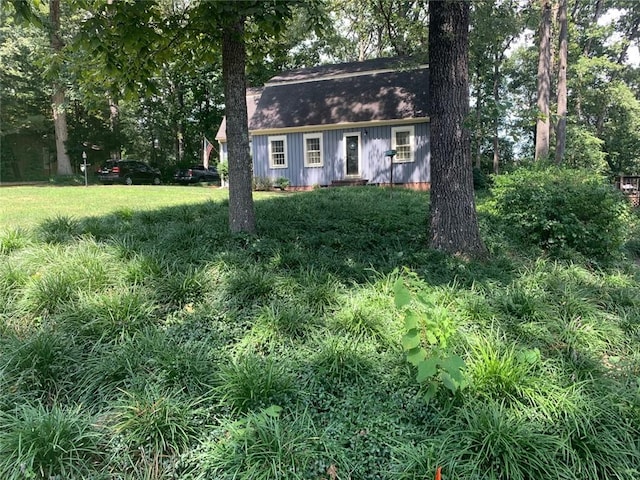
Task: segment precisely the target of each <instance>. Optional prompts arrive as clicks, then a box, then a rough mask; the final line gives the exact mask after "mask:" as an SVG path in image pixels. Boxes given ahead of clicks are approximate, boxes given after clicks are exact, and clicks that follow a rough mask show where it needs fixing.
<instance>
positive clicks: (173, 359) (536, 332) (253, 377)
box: [0, 186, 640, 480]
mask: <svg viewBox="0 0 640 480" xmlns="http://www.w3.org/2000/svg"><path fill="white" fill-rule="evenodd" d="M20 192H23V193H25V194H26V192H31V193H29V195H33V197H32V198H29V199H28V201H30V202H32V203H31V205H30V206H29V209H25V208H24V206H23V205H22V204H20V205H19V206H18V205H17V204H16V208H15V212H16V213H18V214H21V215H23V217H24V218H22V219H21V220H20V219H18V220H16V219H15V218H14V217H12V216H13V215H14V212H13V210H12V207H10V208H9V210H7V209H5V208H4V203H3V209H2V212H1V213H0V215H1V216H2V220H3V221H4V220H6V221H7V222H8V226H7V228H4V225H3V226H2V227H0V230H1V231H2V233H0V420H1V421H2V427H7V428H0V473H5V472H6V471H10V470H7V469H8V468H9V467H8V465H10V464H11V465H13V463H12V462H15V461H18V462H21V464H22V463H24V465H25V467H24V469H23V470H24V471H19V472H20V473H19V475H22V477H20V476H18V477H15V478H36V479H39V480H44V479H45V478H47V479H48V478H96V479H100V478H116V477H117V478H122V479H123V480H124V479H127V480H133V479H136V480H137V479H155V480H158V479H161V478H174V479H176V480H195V479H206V478H222V479H224V478H242V479H245V480H258V479H265V480H266V479H276V478H277V479H282V480H288V479H296V478H300V479H318V480H319V479H325V480H361V479H366V480H370V479H375V480H396V479H401V480H407V479H414V480H418V479H424V478H434V475H435V469H436V468H437V467H442V473H443V478H444V479H448V478H465V479H467V478H468V479H485V478H489V479H496V480H498V479H499V480H507V479H509V480H511V479H519V478H521V479H526V480H529V479H530V478H534V476H535V477H536V478H563V479H573V478H580V480H596V479H599V478H605V477H606V478H616V479H618V480H636V479H637V478H639V476H640V473H639V472H638V467H637V465H638V462H637V458H638V457H640V444H638V440H637V439H638V438H640V429H639V427H638V425H640V407H639V406H638V405H639V398H640V397H638V395H639V394H640V383H638V382H639V381H638V378H640V316H639V314H638V310H639V308H640V286H639V279H640V270H639V269H638V267H637V266H636V265H635V263H634V259H630V261H629V262H626V263H612V264H610V265H608V266H607V267H606V268H604V267H598V266H596V265H593V264H588V263H585V262H584V259H583V258H582V257H578V256H576V257H575V258H572V259H571V260H564V261H560V260H551V259H549V258H546V257H543V258H536V257H535V256H532V257H528V256H527V255H531V252H529V253H523V252H518V251H513V250H510V249H509V247H508V245H507V244H506V243H505V244H502V243H494V244H491V242H498V241H499V240H497V239H499V238H502V237H503V236H504V235H507V232H505V231H504V230H500V231H499V230H498V227H497V226H496V225H495V224H493V223H492V219H491V218H490V217H487V216H486V215H487V213H486V210H484V209H482V208H481V209H480V211H481V212H484V213H481V215H482V217H481V221H482V224H483V228H485V229H487V230H490V231H491V232H492V234H491V235H488V234H487V232H485V238H487V239H488V240H487V241H488V242H489V243H490V245H489V247H490V250H491V251H492V252H494V255H493V257H492V258H490V259H488V260H486V261H483V262H473V261H468V260H465V259H463V258H458V257H448V256H445V255H442V254H440V253H438V252H434V251H431V250H429V249H428V248H427V246H426V245H427V240H426V239H427V235H426V226H425V222H424V219H425V215H426V213H425V212H426V209H427V207H428V195H427V194H425V193H419V192H410V191H401V190H397V191H396V190H394V191H393V192H389V191H388V190H385V189H379V188H374V187H367V188H361V189H358V188H354V189H324V190H319V191H314V192H307V193H296V194H282V195H280V194H279V195H276V196H271V197H269V196H262V194H260V195H256V198H259V199H260V200H259V201H257V202H256V213H257V218H258V233H257V234H256V235H231V234H230V233H229V232H228V219H227V216H228V201H227V199H226V191H222V190H219V189H214V188H207V187H196V188H189V187H171V186H161V187H146V186H145V187H139V186H134V187H119V186H113V187H97V186H96V187H89V188H87V189H85V188H84V187H28V188H27V187H16V188H8V189H2V190H0V194H3V195H4V194H5V193H7V194H8V196H7V195H4V196H3V201H4V199H5V198H9V199H10V202H18V203H19V202H21V201H22V200H24V198H20ZM91 194H93V195H94V196H95V200H96V202H97V203H92V202H93V200H91V199H89V198H84V197H83V195H84V196H85V197H86V196H87V195H91ZM9 204H10V205H13V204H12V203H9ZM47 207H49V208H47ZM7 212H8V213H7ZM20 212H22V213H20ZM12 222H15V223H12ZM400 277H402V278H405V277H406V278H410V279H411V280H412V281H413V283H412V284H411V285H412V286H411V288H412V289H414V290H413V293H416V294H418V293H420V294H421V295H424V296H425V298H428V299H429V302H426V303H425V304H424V305H421V306H419V307H416V308H417V310H416V312H417V315H418V317H419V318H417V320H416V325H417V327H418V328H419V329H420V335H421V337H420V338H421V339H422V342H423V347H424V348H425V349H426V351H427V354H428V355H431V354H432V352H434V351H435V349H437V348H445V347H444V346H442V345H440V344H438V342H436V344H434V343H433V339H436V340H437V339H442V338H445V337H446V343H447V345H446V348H447V349H448V350H450V351H451V352H452V353H455V354H457V355H459V356H460V357H461V358H462V359H463V360H464V362H465V367H464V368H463V370H462V371H463V375H464V377H465V380H466V383H465V384H464V386H463V387H462V388H460V389H458V390H457V391H456V392H455V394H452V393H451V392H450V391H449V390H447V389H444V388H443V389H440V390H439V392H438V393H437V394H436V395H435V396H434V397H433V398H431V399H430V401H426V400H425V398H424V392H425V390H426V389H425V387H424V385H421V384H418V383H417V381H416V376H417V373H418V372H417V368H416V367H415V366H414V365H412V364H410V363H408V362H407V361H406V358H405V357H404V355H403V344H402V337H403V328H405V327H406V324H405V320H406V319H405V317H404V316H403V315H401V313H400V312H399V311H398V309H397V308H396V306H395V304H394V285H395V283H396V281H397V280H398V279H399V278H400ZM418 290H420V292H419V291H418ZM436 381H440V379H436ZM16 406H21V407H22V406H24V409H21V408H17V407H16ZM56 422H57V423H56ZM54 427H55V428H58V429H59V431H60V432H62V433H61V435H65V436H66V437H65V438H62V437H60V438H58V439H56V438H53V437H51V435H50V431H51V430H52V429H53V428H54ZM26 429H28V430H29V431H28V432H27V430H26ZM47 429H49V430H47ZM33 432H36V434H37V435H40V436H41V437H42V438H43V439H44V440H45V441H46V442H48V444H52V445H59V446H60V447H63V448H64V449H66V451H68V452H71V456H69V457H60V456H59V455H58V453H59V452H58V451H57V448H58V447H57V446H56V451H55V452H49V451H48V450H47V446H46V445H45V444H44V443H42V442H40V443H38V441H36V440H37V439H36V438H35V437H34V435H33V434H32V433H33ZM54 437H55V436H54ZM58 440H59V443H55V442H56V441H58ZM16 445H17V450H16ZM23 445H25V446H26V445H31V447H30V448H31V450H30V451H25V450H20V448H22V446H23ZM54 454H55V455H54ZM56 462H57V463H56ZM53 464H55V465H54V466H52V465H53ZM2 468H4V469H5V470H2ZM11 474H13V472H11ZM7 475H9V474H7ZM7 475H5V476H7ZM572 475H573V476H572ZM3 478H4V477H3ZM8 478H12V477H11V476H9V477H8Z"/></svg>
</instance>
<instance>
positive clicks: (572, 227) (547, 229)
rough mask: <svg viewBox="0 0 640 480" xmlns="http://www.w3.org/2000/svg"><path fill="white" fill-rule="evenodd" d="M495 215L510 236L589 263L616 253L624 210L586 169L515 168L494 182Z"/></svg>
mask: <svg viewBox="0 0 640 480" xmlns="http://www.w3.org/2000/svg"><path fill="white" fill-rule="evenodd" d="M492 191H493V195H494V201H495V204H494V207H495V212H496V213H497V215H498V216H499V217H500V218H501V220H502V221H503V222H504V225H505V226H507V227H506V228H508V229H509V231H510V233H511V234H512V236H513V237H515V238H516V239H518V240H519V241H520V242H521V243H522V244H524V245H537V246H539V247H541V248H543V249H544V250H547V251H549V252H550V253H552V254H560V253H563V252H566V251H567V250H573V251H575V252H578V253H580V254H582V255H585V256H586V257H587V258H590V259H602V258H606V257H607V256H610V255H611V253H612V252H615V251H617V250H618V249H619V248H620V247H621V246H622V245H623V242H624V240H625V233H626V232H625V219H626V218H627V217H628V212H629V208H628V205H627V204H626V203H625V202H624V200H623V198H622V196H621V195H620V194H618V192H616V191H615V190H614V189H613V188H612V187H611V186H610V185H608V184H607V183H606V182H605V181H604V179H603V178H602V177H601V176H599V175H597V174H594V173H592V172H589V171H586V170H574V169H568V168H560V167H555V166H534V167H531V168H525V167H523V168H520V169H518V170H516V171H515V172H513V173H511V174H508V175H501V176H498V177H496V179H495V186H494V187H493V190H492Z"/></svg>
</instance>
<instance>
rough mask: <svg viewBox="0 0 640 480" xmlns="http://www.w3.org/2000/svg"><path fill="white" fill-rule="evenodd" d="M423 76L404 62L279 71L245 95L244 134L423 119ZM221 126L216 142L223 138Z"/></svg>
mask: <svg viewBox="0 0 640 480" xmlns="http://www.w3.org/2000/svg"><path fill="white" fill-rule="evenodd" d="M428 75H429V73H428V67H427V66H426V65H424V64H419V63H418V62H417V61H415V60H412V59H407V58H379V59H375V60H368V61H364V62H352V63H343V64H336V65H323V66H319V67H313V68H305V69H298V70H291V71H288V72H283V73H281V74H279V75H277V76H275V77H273V78H272V79H271V80H269V82H267V84H266V85H265V86H264V88H263V89H262V93H261V94H260V95H258V94H256V92H255V90H252V92H253V93H252V95H251V96H250V90H248V91H247V105H248V115H249V130H250V131H256V130H272V129H283V128H294V127H306V126H319V127H322V126H328V125H335V124H343V123H356V122H370V121H385V120H400V119H411V118H425V117H427V116H428V110H427V108H428V103H427V102H428V85H429V76H428ZM254 101H255V110H254V111H252V106H254V105H252V104H253V102H254ZM224 126H225V125H224V122H223V124H222V125H221V126H220V129H219V130H218V135H216V138H217V139H224V137H225V130H224Z"/></svg>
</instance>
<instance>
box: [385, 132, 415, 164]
mask: <svg viewBox="0 0 640 480" xmlns="http://www.w3.org/2000/svg"><path fill="white" fill-rule="evenodd" d="M398 132H409V146H410V147H411V155H410V157H409V159H408V160H399V159H398V157H393V163H411V162H414V161H415V159H416V127H415V126H413V125H406V126H402V127H393V128H391V149H392V150H397V145H396V133H398Z"/></svg>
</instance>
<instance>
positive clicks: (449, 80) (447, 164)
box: [429, 0, 486, 257]
mask: <svg viewBox="0 0 640 480" xmlns="http://www.w3.org/2000/svg"><path fill="white" fill-rule="evenodd" d="M429 15H430V25H429V56H430V58H429V64H430V74H429V92H430V99H431V106H430V116H431V206H430V212H429V213H430V223H431V225H430V245H431V247H432V248H435V249H437V250H441V251H444V252H448V253H452V254H461V255H464V256H467V257H483V256H485V255H486V249H485V247H484V244H483V243H482V239H481V238H480V231H479V227H478V219H477V216H476V208H475V199H474V191H473V172H472V168H471V166H472V165H471V142H470V136H469V131H468V130H467V128H465V126H464V122H465V120H466V118H467V115H468V114H469V72H468V68H469V59H468V54H469V2H467V1H446V2H444V1H435V0H432V1H430V2H429Z"/></svg>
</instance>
